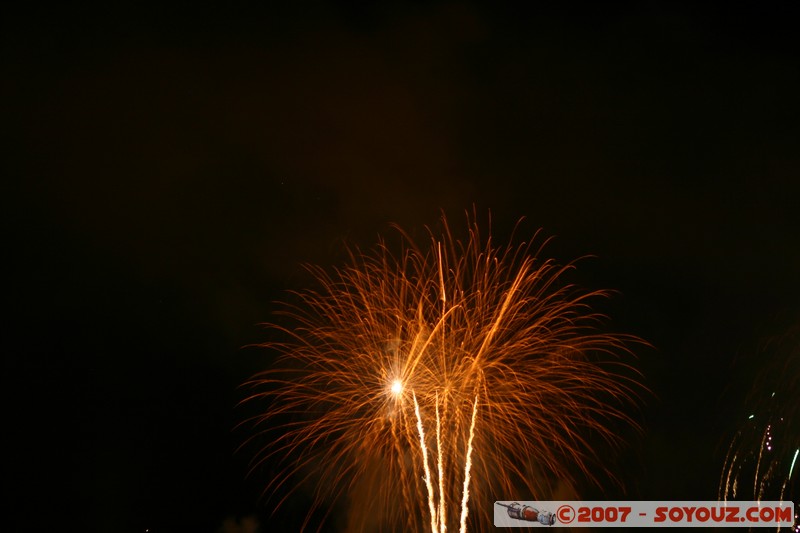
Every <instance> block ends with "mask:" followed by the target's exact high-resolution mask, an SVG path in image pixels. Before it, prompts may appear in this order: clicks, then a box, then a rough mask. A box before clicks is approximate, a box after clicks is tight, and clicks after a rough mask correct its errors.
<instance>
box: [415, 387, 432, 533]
mask: <svg viewBox="0 0 800 533" xmlns="http://www.w3.org/2000/svg"><path fill="white" fill-rule="evenodd" d="M412 396H413V397H414V413H415V414H416V415H417V431H419V447H420V449H421V451H422V464H423V469H424V472H425V487H426V488H427V489H428V508H429V509H430V513H431V532H432V533H436V522H437V520H436V505H435V504H434V494H433V484H432V483H431V470H430V468H429V467H428V448H427V446H425V430H424V429H423V428H422V416H421V415H420V414H419V404H418V403H417V395H416V394H414V393H412Z"/></svg>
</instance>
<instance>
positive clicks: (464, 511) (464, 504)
mask: <svg viewBox="0 0 800 533" xmlns="http://www.w3.org/2000/svg"><path fill="white" fill-rule="evenodd" d="M477 418H478V396H477V395H476V396H475V403H473V404H472V421H471V422H470V424H469V440H468V441H467V464H466V465H464V489H463V491H462V493H461V520H460V522H459V523H460V524H461V530H460V531H461V533H466V531H467V515H468V514H469V507H468V503H469V481H470V469H471V468H472V439H473V438H474V437H475V420H476V419H477Z"/></svg>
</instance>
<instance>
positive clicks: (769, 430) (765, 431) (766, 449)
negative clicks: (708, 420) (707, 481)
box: [719, 321, 800, 532]
mask: <svg viewBox="0 0 800 533" xmlns="http://www.w3.org/2000/svg"><path fill="white" fill-rule="evenodd" d="M765 352H766V353H765V354H761V356H760V357H759V358H758V359H759V362H760V363H761V365H760V366H761V370H760V372H759V373H757V375H756V376H755V380H754V382H753V385H752V389H751V391H750V393H749V395H748V398H747V401H746V404H747V406H748V408H749V414H748V415H746V420H743V422H742V424H741V426H740V427H739V429H738V431H737V432H736V435H735V436H734V437H733V438H732V439H731V441H730V445H729V447H728V453H727V455H726V457H725V463H724V465H723V469H722V476H721V478H720V484H719V499H720V500H736V499H744V500H754V501H756V500H771V501H793V502H795V519H797V518H798V517H800V504H799V503H798V501H797V496H798V490H800V482H799V481H798V480H800V422H799V421H800V321H797V323H796V325H795V326H794V327H793V328H791V329H790V331H789V333H788V334H787V335H785V336H783V337H782V338H780V339H778V340H777V341H774V342H771V343H770V346H769V347H768V348H767V349H765ZM765 355H766V357H764V356H765ZM793 531H798V532H800V524H799V525H796V526H795V527H794V529H793Z"/></svg>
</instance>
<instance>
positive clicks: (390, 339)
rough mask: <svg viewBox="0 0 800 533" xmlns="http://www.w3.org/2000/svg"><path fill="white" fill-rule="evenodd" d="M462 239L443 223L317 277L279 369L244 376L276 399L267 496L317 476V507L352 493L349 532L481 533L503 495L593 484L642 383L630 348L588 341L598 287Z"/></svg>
mask: <svg viewBox="0 0 800 533" xmlns="http://www.w3.org/2000/svg"><path fill="white" fill-rule="evenodd" d="M468 229H469V237H468V239H466V240H465V241H460V240H457V239H455V238H454V237H453V236H452V233H451V231H450V229H449V227H448V225H447V221H446V219H444V217H443V218H442V224H441V229H440V230H439V231H433V230H429V237H430V239H429V242H428V243H427V246H418V245H417V244H415V243H414V241H413V240H412V239H411V238H410V237H409V236H408V235H407V234H405V233H403V232H400V233H401V236H402V241H403V245H402V247H401V249H400V250H399V252H398V253H397V254H393V253H392V252H391V251H390V250H389V247H388V246H387V245H386V244H385V243H381V244H379V245H378V246H377V248H376V249H375V250H374V251H372V252H368V253H362V252H360V251H354V252H351V254H350V261H349V264H348V265H347V266H346V267H344V268H342V269H338V270H334V271H332V272H327V271H325V270H324V269H322V268H318V267H311V269H310V270H311V273H312V274H313V276H314V277H315V278H316V279H317V280H318V281H319V285H320V287H319V288H318V289H317V290H313V291H312V290H307V291H304V292H299V293H297V297H298V299H299V302H297V303H296V304H294V305H289V306H287V308H286V315H288V318H289V320H288V321H287V322H288V324H289V325H288V326H278V325H272V326H271V327H272V328H275V330H276V331H275V335H276V336H283V337H285V338H286V340H285V341H283V342H270V343H268V344H266V347H268V348H271V349H275V350H277V351H279V352H280V353H281V354H282V356H281V359H280V363H279V364H278V365H277V369H272V370H268V371H265V372H263V373H261V374H259V375H257V376H255V377H254V378H253V379H252V380H251V381H250V382H249V384H250V385H252V386H253V387H254V389H253V390H254V393H253V394H252V395H251V396H250V398H249V399H257V398H267V399H268V400H269V402H270V403H269V407H268V409H267V411H266V413H265V414H263V415H261V416H259V417H257V419H256V421H257V422H264V423H266V424H267V425H268V426H271V427H272V429H271V430H268V431H272V432H273V433H271V434H272V435H274V439H273V442H272V443H271V445H270V446H269V447H268V448H266V449H265V450H263V452H262V453H261V454H260V455H259V461H266V460H272V459H274V458H281V459H285V460H287V461H288V462H287V464H288V465H289V466H288V467H286V468H285V469H283V470H282V474H281V475H279V476H278V477H277V478H276V479H275V480H274V481H273V482H272V484H271V485H270V486H269V487H268V488H267V490H268V491H269V492H273V491H275V490H276V489H277V488H278V487H280V486H282V485H284V484H287V483H291V485H292V486H296V485H297V484H298V483H299V482H300V481H299V480H304V479H313V483H314V486H315V487H316V505H315V508H317V509H318V508H319V507H320V506H321V504H322V503H323V502H325V504H326V505H330V504H331V502H332V501H335V500H340V501H342V500H343V498H341V497H343V496H347V499H346V501H347V503H348V505H349V513H348V514H347V518H346V523H345V524H344V525H343V526H344V527H346V528H347V529H348V530H357V531H361V530H389V531H391V530H394V529H400V530H408V531H423V530H429V529H430V530H432V531H440V532H443V531H444V530H445V529H451V530H452V529H453V528H455V527H458V528H459V529H460V530H461V531H466V529H467V528H468V527H471V528H479V529H485V526H487V525H489V524H491V520H492V514H491V513H492V502H494V501H495V500H496V499H508V498H521V499H533V498H535V497H540V498H541V497H546V496H548V495H552V490H553V484H552V483H554V481H553V480H557V479H559V478H560V479H562V480H565V481H567V482H570V481H571V480H572V476H573V475H575V473H576V472H581V473H582V474H583V475H586V476H588V477H589V478H591V479H597V472H598V470H597V468H595V467H597V466H598V462H597V461H594V452H593V450H592V447H591V445H590V442H589V440H588V439H589V438H593V439H596V438H597V437H598V436H599V437H600V438H602V439H603V440H604V441H607V442H610V443H612V444H616V443H618V438H617V437H616V436H615V431H616V430H615V429H614V428H615V427H617V426H618V423H619V422H622V423H623V424H625V425H629V424H632V421H631V420H630V419H629V418H628V416H627V415H626V414H625V411H626V409H627V408H628V407H629V406H630V404H631V403H633V400H634V399H635V397H636V394H635V392H636V390H638V385H637V384H636V382H635V380H633V379H631V376H632V375H634V374H632V373H631V372H629V369H628V367H627V366H625V365H624V364H622V363H621V362H620V361H619V360H618V359H617V358H616V356H617V355H620V354H624V353H627V349H626V345H627V344H629V343H630V342H631V341H635V339H633V338H631V337H627V336H623V335H613V334H603V333H599V332H598V331H597V325H598V323H599V321H601V319H602V317H601V316H600V315H598V314H596V313H594V312H593V311H592V310H591V308H590V306H589V303H590V301H591V300H592V299H593V298H596V297H602V296H605V293H604V292H600V291H595V292H586V291H580V290H578V289H577V288H576V287H574V286H573V285H570V284H566V283H564V282H563V274H564V272H565V271H567V270H569V269H570V268H572V265H571V264H569V265H566V266H559V265H557V264H556V263H554V262H553V261H551V260H548V259H542V258H541V257H540V254H541V251H542V249H541V247H539V248H534V247H532V246H531V245H530V244H522V245H518V246H514V245H509V246H504V247H497V246H495V245H494V244H493V243H492V240H491V238H482V237H481V235H480V232H479V228H478V225H477V223H475V222H474V221H469V219H468ZM275 426H279V427H278V429H277V430H276V429H275ZM617 429H618V428H617ZM593 442H594V441H593ZM600 468H602V467H600ZM599 471H602V470H599Z"/></svg>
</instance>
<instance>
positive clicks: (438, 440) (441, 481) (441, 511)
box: [436, 393, 447, 533]
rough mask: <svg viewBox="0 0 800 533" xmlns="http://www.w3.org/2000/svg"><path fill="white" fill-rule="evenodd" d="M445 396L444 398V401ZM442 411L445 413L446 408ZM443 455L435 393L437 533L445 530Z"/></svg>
mask: <svg viewBox="0 0 800 533" xmlns="http://www.w3.org/2000/svg"><path fill="white" fill-rule="evenodd" d="M446 398H447V396H445V399H446ZM443 411H445V412H447V406H446V405H445V406H444V409H443ZM443 457H444V453H443V451H442V421H441V417H440V416H439V393H436V463H437V465H438V467H439V531H440V532H441V533H444V532H445V530H446V529H447V525H446V522H447V504H446V503H445V501H446V500H445V497H444V458H443Z"/></svg>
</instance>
